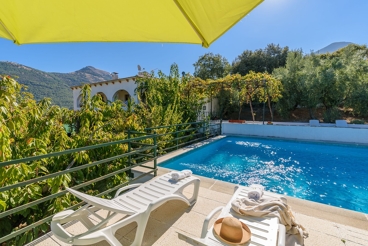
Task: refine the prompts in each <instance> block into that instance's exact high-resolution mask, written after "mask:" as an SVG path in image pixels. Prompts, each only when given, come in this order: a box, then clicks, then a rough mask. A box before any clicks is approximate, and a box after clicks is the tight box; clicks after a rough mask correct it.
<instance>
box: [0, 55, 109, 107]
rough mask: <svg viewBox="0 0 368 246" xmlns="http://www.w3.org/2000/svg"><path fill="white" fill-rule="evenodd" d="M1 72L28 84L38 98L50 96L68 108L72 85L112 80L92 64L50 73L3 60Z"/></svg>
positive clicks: (70, 102) (107, 74)
mask: <svg viewBox="0 0 368 246" xmlns="http://www.w3.org/2000/svg"><path fill="white" fill-rule="evenodd" d="M0 74H4V75H10V76H11V77H14V78H15V79H16V80H17V81H18V82H19V83H20V84H23V85H26V86H27V87H28V91H29V92H31V93H32V94H33V95H34V97H35V99H36V100H40V99H42V98H44V97H50V98H51V99H52V102H53V103H54V104H56V105H59V106H62V107H67V108H73V93H72V90H71V89H70V86H74V85H80V84H82V83H91V82H99V81H105V80H111V75H110V73H109V72H106V71H103V70H100V69H97V68H94V67H91V66H87V67H85V68H82V69H80V70H78V71H75V72H71V73H49V72H43V71H41V70H37V69H34V68H31V67H28V66H24V65H22V64H18V63H15V62H1V61H0Z"/></svg>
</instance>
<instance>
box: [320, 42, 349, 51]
mask: <svg viewBox="0 0 368 246" xmlns="http://www.w3.org/2000/svg"><path fill="white" fill-rule="evenodd" d="M349 44H353V43H352V42H333V43H331V44H329V45H327V46H326V47H324V48H322V49H319V50H317V51H316V52H315V53H316V54H326V53H333V52H335V51H337V50H339V49H342V48H344V47H346V46H348V45H349Z"/></svg>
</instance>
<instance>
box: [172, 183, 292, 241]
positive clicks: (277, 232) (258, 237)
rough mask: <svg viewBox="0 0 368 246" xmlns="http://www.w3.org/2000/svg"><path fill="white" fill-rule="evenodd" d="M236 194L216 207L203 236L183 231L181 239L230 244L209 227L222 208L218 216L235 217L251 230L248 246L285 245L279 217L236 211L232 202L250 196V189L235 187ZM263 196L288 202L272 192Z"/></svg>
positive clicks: (206, 221) (282, 227)
mask: <svg viewBox="0 0 368 246" xmlns="http://www.w3.org/2000/svg"><path fill="white" fill-rule="evenodd" d="M235 189H236V190H235V192H234V195H233V196H232V198H231V199H230V201H229V202H228V203H227V204H226V206H225V207H218V208H215V209H214V210H213V211H212V212H211V213H210V214H209V215H208V216H207V217H206V219H205V220H204V222H203V227H202V233H201V238H195V237H191V236H188V235H185V234H183V233H181V232H178V236H179V238H180V239H182V240H184V241H186V242H187V243H190V244H192V245H200V246H223V245H228V244H226V243H224V242H221V241H219V240H218V239H217V237H216V236H215V235H214V233H213V226H212V227H211V228H210V229H208V224H209V222H210V220H211V219H212V218H213V216H214V215H215V214H216V213H217V212H219V211H220V210H221V213H220V215H219V216H218V218H224V217H229V216H232V217H235V218H237V219H239V220H240V221H242V222H243V223H245V224H246V225H247V226H248V227H249V229H250V231H251V240H250V241H249V242H248V243H246V244H245V245H246V246H253V245H254V246H256V245H257V246H261V245H264V246H285V226H284V225H282V224H279V219H278V218H277V217H274V218H265V217H252V216H244V215H240V214H238V213H236V212H234V211H233V210H232V209H231V202H232V201H233V200H234V199H237V198H243V197H247V196H248V192H249V191H250V189H249V187H245V186H237V187H236V188H235ZM263 196H272V197H278V198H280V199H282V200H283V201H284V202H286V198H284V197H282V196H279V195H276V194H274V193H270V192H264V195H263Z"/></svg>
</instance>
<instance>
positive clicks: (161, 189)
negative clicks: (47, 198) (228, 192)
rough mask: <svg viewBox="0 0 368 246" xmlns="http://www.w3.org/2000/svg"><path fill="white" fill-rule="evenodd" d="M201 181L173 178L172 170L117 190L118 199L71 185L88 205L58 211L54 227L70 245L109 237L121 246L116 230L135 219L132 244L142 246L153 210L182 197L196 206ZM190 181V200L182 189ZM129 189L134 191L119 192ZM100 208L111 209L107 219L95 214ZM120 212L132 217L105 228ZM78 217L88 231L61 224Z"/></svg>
mask: <svg viewBox="0 0 368 246" xmlns="http://www.w3.org/2000/svg"><path fill="white" fill-rule="evenodd" d="M199 182H200V180H199V179H198V178H196V177H193V176H189V177H186V178H184V179H181V180H178V181H173V180H172V179H171V173H167V174H165V175H162V176H158V177H156V178H154V179H152V180H150V181H148V182H146V183H143V184H133V185H128V186H126V187H123V188H121V189H119V190H118V191H117V192H116V195H115V198H113V199H111V200H108V199H103V198H98V197H94V196H90V195H87V194H84V193H81V192H78V191H75V190H73V189H69V188H68V189H67V190H68V191H69V192H70V193H72V194H73V195H75V196H76V197H78V198H80V199H82V200H83V201H84V202H86V203H87V204H86V205H85V206H83V207H82V208H80V209H78V210H76V211H74V210H65V211H62V212H60V213H57V214H55V215H54V217H53V218H52V222H51V230H52V232H53V234H54V235H55V236H56V237H57V238H58V239H60V240H61V241H63V242H65V243H68V244H75V245H88V244H93V243H98V242H100V241H102V240H106V241H107V242H108V243H109V244H110V245H114V246H115V245H116V246H121V245H122V244H121V243H120V242H119V241H118V240H117V239H116V237H115V236H114V235H115V232H116V231H117V230H118V229H120V228H122V227H124V226H126V225H128V224H130V223H132V222H136V223H137V232H136V235H135V239H134V242H133V243H132V245H141V244H142V239H143V235H144V231H145V228H146V224H147V221H148V218H149V216H150V213H151V211H152V210H154V209H156V208H157V207H159V206H161V205H162V204H163V203H165V202H167V201H169V200H181V201H183V202H185V203H187V204H188V206H190V205H193V204H194V203H195V202H196V201H197V197H198V190H199ZM191 184H193V185H194V191H193V195H192V197H191V198H190V199H188V198H186V197H185V196H184V195H183V190H184V188H185V187H187V186H188V185H191ZM133 188H135V189H133ZM128 189H133V190H130V191H127V192H125V193H124V194H122V195H119V194H120V193H121V192H122V191H125V190H128ZM100 209H103V210H107V211H109V213H108V215H107V217H106V218H103V217H101V216H100V215H98V214H96V213H95V212H96V211H97V210H100ZM117 214H124V215H130V216H126V217H124V218H123V219H122V220H120V221H118V222H116V223H114V224H112V225H108V226H106V227H103V226H104V225H106V224H107V223H108V222H109V221H110V220H111V219H112V218H113V217H114V216H115V215H117ZM91 215H93V217H94V219H95V218H96V217H97V218H98V219H99V220H100V222H99V223H98V224H97V225H95V224H94V223H93V221H95V220H91V218H90V216H91ZM75 220H79V221H80V222H81V223H82V224H83V225H84V226H85V227H86V228H87V229H88V231H87V232H85V233H82V234H79V235H72V234H70V233H69V232H67V231H66V230H65V229H64V228H63V227H62V224H64V223H67V222H70V221H75Z"/></svg>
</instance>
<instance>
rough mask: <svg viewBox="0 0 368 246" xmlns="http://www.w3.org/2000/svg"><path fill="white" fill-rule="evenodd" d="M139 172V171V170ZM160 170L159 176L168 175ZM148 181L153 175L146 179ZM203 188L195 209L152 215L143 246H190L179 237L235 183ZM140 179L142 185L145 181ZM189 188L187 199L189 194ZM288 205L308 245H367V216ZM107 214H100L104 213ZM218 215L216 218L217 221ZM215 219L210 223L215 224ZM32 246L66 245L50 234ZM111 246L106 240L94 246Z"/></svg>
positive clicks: (193, 231)
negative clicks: (307, 234)
mask: <svg viewBox="0 0 368 246" xmlns="http://www.w3.org/2000/svg"><path fill="white" fill-rule="evenodd" d="M188 150H190V148H187V149H182V150H178V151H175V152H172V153H170V154H168V155H166V156H163V157H161V158H159V161H158V163H160V162H162V161H164V160H166V159H169V158H172V157H173V156H175V155H178V154H181V153H183V152H186V151H188ZM136 171H140V170H139V169H138V170H136ZM169 171H170V170H169V169H166V168H159V170H158V175H162V174H164V173H167V172H169ZM145 178H146V180H148V179H150V178H152V176H146V177H145ZM199 178H200V179H201V185H200V190H199V197H198V201H197V203H196V204H195V205H194V206H193V207H187V206H186V204H184V203H183V202H179V201H170V202H167V203H166V204H164V205H162V206H161V207H159V208H157V209H156V210H154V211H153V212H152V213H151V216H150V219H149V221H148V224H147V227H146V231H145V234H144V238H143V245H144V246H150V245H157V246H158V245H159V246H175V245H190V244H188V243H186V242H185V241H183V240H181V239H179V238H178V233H177V232H181V233H182V234H185V235H188V236H192V237H193V236H194V237H200V234H201V229H202V223H203V220H204V219H205V217H206V216H207V215H208V214H209V213H210V212H211V211H212V210H213V209H214V208H216V207H218V206H224V205H225V204H226V203H227V202H228V201H229V200H230V199H231V197H232V194H233V192H234V187H235V185H234V184H231V183H228V182H223V181H219V180H215V179H209V178H205V177H199ZM144 181H145V180H143V181H142V180H140V181H139V182H144ZM189 188H191V187H188V191H187V193H188V196H189V195H190V194H189V190H190V189H189ZM287 199H288V204H289V205H290V206H291V208H292V210H293V211H294V213H295V217H296V219H297V221H298V222H299V223H300V224H302V225H303V226H304V227H305V228H306V229H307V230H308V232H309V237H308V238H307V239H306V240H305V245H306V246H329V245H331V246H338V245H341V246H344V245H345V246H358V245H359V246H362V245H365V246H366V245H368V215H367V214H363V213H358V212H354V211H350V210H345V209H341V208H337V207H332V206H328V205H324V204H320V203H315V202H310V201H306V200H302V199H298V198H293V197H287ZM104 212H105V211H101V213H104ZM216 217H217V216H216V215H215V216H214V218H216ZM214 220H215V219H213V221H212V222H210V224H211V223H213V222H214ZM67 230H68V231H70V232H71V233H81V232H83V231H84V227H83V226H82V225H81V224H80V223H76V224H73V225H71V226H69V227H68V228H67ZM135 231H136V226H135V224H131V225H128V226H126V227H124V228H122V229H120V230H118V231H117V235H116V237H117V238H118V240H120V242H121V243H122V244H123V245H130V244H131V243H132V242H133V239H134V235H135ZM29 245H32V246H33V245H38V246H45V245H56V246H57V245H67V244H65V243H63V242H60V241H59V240H58V239H56V238H55V237H54V236H53V235H52V233H49V234H47V235H45V236H43V237H41V238H39V239H38V240H36V241H34V242H32V243H31V244H29ZM100 245H101V246H108V245H109V244H108V243H107V242H105V241H103V242H100V243H98V244H94V246H100Z"/></svg>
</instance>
